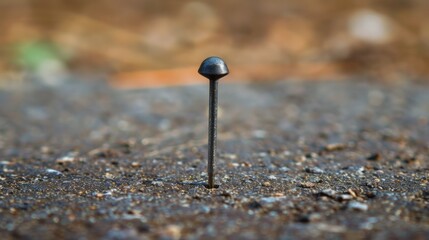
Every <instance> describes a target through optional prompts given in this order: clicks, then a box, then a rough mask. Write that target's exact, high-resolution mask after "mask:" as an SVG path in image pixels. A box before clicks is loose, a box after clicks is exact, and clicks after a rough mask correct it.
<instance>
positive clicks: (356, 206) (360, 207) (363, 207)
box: [347, 201, 368, 211]
mask: <svg viewBox="0 0 429 240" xmlns="http://www.w3.org/2000/svg"><path fill="white" fill-rule="evenodd" d="M347 208H348V209H352V210H357V211H367V210H368V205H367V204H365V203H360V202H356V201H352V202H349V204H348V205H347Z"/></svg>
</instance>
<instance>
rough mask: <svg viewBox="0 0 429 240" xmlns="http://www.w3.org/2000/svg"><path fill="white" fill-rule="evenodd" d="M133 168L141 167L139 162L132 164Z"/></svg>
mask: <svg viewBox="0 0 429 240" xmlns="http://www.w3.org/2000/svg"><path fill="white" fill-rule="evenodd" d="M131 167H134V168H137V167H140V163H139V162H132V163H131Z"/></svg>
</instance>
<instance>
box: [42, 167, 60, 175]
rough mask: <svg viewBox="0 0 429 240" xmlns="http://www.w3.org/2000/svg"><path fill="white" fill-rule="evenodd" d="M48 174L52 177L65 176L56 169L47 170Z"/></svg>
mask: <svg viewBox="0 0 429 240" xmlns="http://www.w3.org/2000/svg"><path fill="white" fill-rule="evenodd" d="M46 173H49V174H52V175H57V176H59V175H63V173H62V172H60V171H57V170H55V169H50V168H48V169H46Z"/></svg>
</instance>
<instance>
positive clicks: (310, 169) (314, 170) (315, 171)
mask: <svg viewBox="0 0 429 240" xmlns="http://www.w3.org/2000/svg"><path fill="white" fill-rule="evenodd" d="M305 171H306V172H308V173H313V174H322V173H325V171H324V170H322V169H320V168H318V167H307V168H305Z"/></svg>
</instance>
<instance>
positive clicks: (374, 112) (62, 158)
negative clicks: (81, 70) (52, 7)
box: [0, 81, 429, 239]
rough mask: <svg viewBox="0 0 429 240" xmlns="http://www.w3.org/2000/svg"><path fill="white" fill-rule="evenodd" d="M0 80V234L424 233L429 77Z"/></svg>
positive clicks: (428, 197) (427, 224) (428, 196)
mask: <svg viewBox="0 0 429 240" xmlns="http://www.w3.org/2000/svg"><path fill="white" fill-rule="evenodd" d="M207 91H208V89H207V86H192V87H180V88H164V89H148V90H133V91H124V90H113V89H110V88H108V87H106V86H104V85H103V84H99V83H93V84H83V83H79V84H78V83H73V84H65V85H63V86H60V87H55V88H47V87H41V86H35V85H30V86H27V87H25V88H22V89H15V90H0V192H1V194H0V234H1V236H2V239H13V238H23V239H86V238H89V239H96V238H103V239H145V238H162V239H181V238H183V239H197V238H200V239H209V238H229V239H261V238H279V239H280V238H281V239H289V238H291V239H295V238H298V239H302V238H306V239H309V238H349V239H367V238H371V239H392V238H397V239H428V238H429V205H428V202H429V187H428V181H429V176H428V175H429V158H428V156H429V146H428V142H429V86H428V85H425V84H418V83H406V82H402V83H401V82H398V83H390V84H382V83H371V82H352V81H344V82H299V81H291V82H277V83H276V82H274V83H269V84H264V85H261V84H259V85H258V84H248V85H246V84H241V85H240V84H226V83H225V82H221V84H220V90H219V91H220V96H219V104H220V109H219V110H220V112H219V123H218V125H219V132H218V153H219V154H218V159H217V162H216V165H215V168H216V183H217V184H220V187H219V188H218V189H214V190H209V189H207V188H205V186H204V183H205V182H206V180H207V175H206V173H205V172H206V154H207V145H206V144H207V132H206V131H207V114H206V113H207V102H208V92H207Z"/></svg>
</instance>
